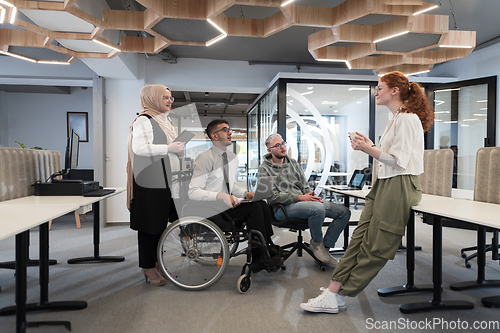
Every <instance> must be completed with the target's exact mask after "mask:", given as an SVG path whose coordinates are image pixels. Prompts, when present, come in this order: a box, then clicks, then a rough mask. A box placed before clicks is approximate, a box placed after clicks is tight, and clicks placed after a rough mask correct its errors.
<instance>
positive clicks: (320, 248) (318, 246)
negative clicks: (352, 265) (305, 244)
mask: <svg viewBox="0 0 500 333" xmlns="http://www.w3.org/2000/svg"><path fill="white" fill-rule="evenodd" d="M309 248H310V249H311V251H312V252H313V253H314V255H315V256H316V258H318V260H319V261H321V262H322V263H323V264H325V265H326V266H330V267H335V266H337V259H335V258H334V257H332V255H331V254H330V252H328V250H327V248H326V247H325V246H324V245H323V242H319V243H316V242H315V241H313V240H312V239H311V243H310V246H309Z"/></svg>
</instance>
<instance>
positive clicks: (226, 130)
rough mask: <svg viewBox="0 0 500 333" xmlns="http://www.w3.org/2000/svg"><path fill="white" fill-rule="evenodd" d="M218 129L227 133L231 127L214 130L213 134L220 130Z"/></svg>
mask: <svg viewBox="0 0 500 333" xmlns="http://www.w3.org/2000/svg"><path fill="white" fill-rule="evenodd" d="M220 131H224V133H227V132H229V131H231V132H232V131H233V130H232V129H231V127H222V128H221V129H220V130H218V131H215V132H214V134H215V133H217V132H220Z"/></svg>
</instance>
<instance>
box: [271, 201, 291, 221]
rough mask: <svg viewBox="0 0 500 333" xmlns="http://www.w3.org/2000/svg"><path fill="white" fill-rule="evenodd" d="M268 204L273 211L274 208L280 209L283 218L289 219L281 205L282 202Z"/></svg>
mask: <svg viewBox="0 0 500 333" xmlns="http://www.w3.org/2000/svg"><path fill="white" fill-rule="evenodd" d="M269 206H270V207H271V208H272V209H273V211H274V210H275V209H276V210H278V209H281V211H282V212H283V214H284V215H285V219H286V220H287V221H289V220H290V218H289V217H288V214H287V213H286V209H285V206H283V205H282V204H280V203H275V204H272V205H269Z"/></svg>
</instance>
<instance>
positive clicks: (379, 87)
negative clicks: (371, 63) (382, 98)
mask: <svg viewBox="0 0 500 333" xmlns="http://www.w3.org/2000/svg"><path fill="white" fill-rule="evenodd" d="M384 88H387V87H381V86H378V87H375V93H378V92H379V91H380V90H382V89H384Z"/></svg>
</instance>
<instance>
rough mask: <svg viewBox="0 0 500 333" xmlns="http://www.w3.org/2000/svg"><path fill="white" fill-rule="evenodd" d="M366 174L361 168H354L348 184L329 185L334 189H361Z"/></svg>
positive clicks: (366, 176)
mask: <svg viewBox="0 0 500 333" xmlns="http://www.w3.org/2000/svg"><path fill="white" fill-rule="evenodd" d="M367 178H368V175H367V174H365V173H364V172H363V170H354V173H353V174H352V176H351V180H350V181H349V184H348V185H331V186H330V187H331V188H334V189H336V190H362V189H363V186H364V185H365V182H366V179H367Z"/></svg>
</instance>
